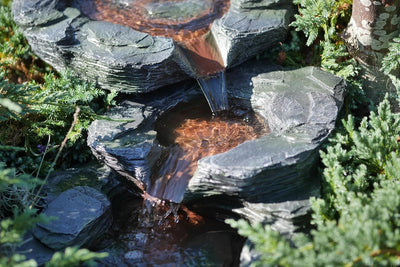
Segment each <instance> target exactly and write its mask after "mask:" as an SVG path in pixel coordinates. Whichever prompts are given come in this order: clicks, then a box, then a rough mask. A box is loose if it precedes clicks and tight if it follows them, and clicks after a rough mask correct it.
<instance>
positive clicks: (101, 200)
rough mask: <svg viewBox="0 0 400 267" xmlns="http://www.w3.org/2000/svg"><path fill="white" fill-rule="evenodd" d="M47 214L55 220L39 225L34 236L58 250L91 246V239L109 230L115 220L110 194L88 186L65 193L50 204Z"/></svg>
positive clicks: (45, 210)
mask: <svg viewBox="0 0 400 267" xmlns="http://www.w3.org/2000/svg"><path fill="white" fill-rule="evenodd" d="M43 214H45V215H46V216H48V217H53V218H54V220H52V221H51V222H50V223H48V224H38V225H37V227H36V228H35V229H34V232H33V235H34V236H35V237H36V238H37V239H38V240H39V241H40V242H41V243H43V244H45V245H46V246H48V247H49V248H51V249H54V250H61V249H64V248H66V247H69V246H87V247H90V245H91V242H93V241H94V240H96V239H97V238H99V237H100V236H101V235H102V234H103V233H104V232H106V231H107V230H108V228H109V227H110V226H111V223H112V214H111V204H110V202H109V201H108V199H107V197H106V196H105V195H103V194H102V193H100V192H99V191H97V190H96V189H93V188H91V187H88V186H78V187H74V188H72V189H69V190H67V191H65V192H63V193H61V194H60V195H59V196H58V197H57V198H56V199H54V200H53V201H52V202H50V203H49V204H48V206H47V207H46V208H45V209H44V211H43Z"/></svg>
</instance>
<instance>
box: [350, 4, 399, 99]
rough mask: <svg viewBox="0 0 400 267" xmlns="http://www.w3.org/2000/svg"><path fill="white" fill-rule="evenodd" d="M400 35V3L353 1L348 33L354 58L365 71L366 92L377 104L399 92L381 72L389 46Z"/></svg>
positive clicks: (363, 76) (364, 86) (364, 83)
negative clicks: (385, 96) (384, 97)
mask: <svg viewBox="0 0 400 267" xmlns="http://www.w3.org/2000/svg"><path fill="white" fill-rule="evenodd" d="M399 33H400V0H380V1H371V0H353V9H352V16H351V20H350V23H349V25H348V27H347V29H346V30H345V32H344V39H345V41H346V43H347V47H348V49H349V52H350V54H351V55H352V56H353V57H354V58H355V59H356V60H357V61H358V62H359V63H360V65H361V67H362V73H361V75H362V78H363V88H364V91H365V93H366V94H367V96H369V97H370V98H371V100H372V101H374V102H375V103H378V102H380V101H381V100H382V99H383V96H384V95H385V93H386V92H389V93H393V92H394V91H395V88H394V86H393V84H392V83H391V81H390V79H389V78H388V77H387V76H385V75H384V74H383V73H382V72H381V71H380V70H379V69H380V68H381V64H382V59H383V57H384V56H385V54H386V53H387V52H388V47H389V42H391V41H392V40H393V38H395V37H398V36H399Z"/></svg>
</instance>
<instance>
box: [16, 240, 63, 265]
mask: <svg viewBox="0 0 400 267" xmlns="http://www.w3.org/2000/svg"><path fill="white" fill-rule="evenodd" d="M54 252H55V251H54V250H52V249H50V248H48V247H47V246H45V245H44V244H43V243H41V242H40V241H38V240H37V239H36V238H35V237H34V236H33V235H32V233H28V234H26V235H25V237H24V241H23V242H22V243H21V245H20V246H18V247H17V249H16V253H18V254H20V255H23V256H25V258H26V260H35V261H36V263H37V265H38V266H44V264H45V263H46V262H48V261H49V260H50V259H51V258H52V257H53V254H54Z"/></svg>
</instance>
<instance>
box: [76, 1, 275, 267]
mask: <svg viewBox="0 0 400 267" xmlns="http://www.w3.org/2000/svg"><path fill="white" fill-rule="evenodd" d="M229 4H230V3H229V0H79V1H78V0H75V1H72V5H73V6H75V7H78V8H79V9H80V10H81V11H82V13H84V14H85V15H87V16H88V17H89V18H91V19H93V20H102V21H109V22H113V23H118V24H121V25H125V26H129V27H131V28H133V29H135V30H138V31H141V32H146V33H149V34H151V35H154V36H165V37H171V38H173V39H174V41H175V42H176V43H177V45H178V48H179V51H180V53H181V55H182V58H183V60H184V62H185V65H186V67H187V69H188V70H189V71H190V72H191V73H192V74H194V76H195V77H196V79H197V81H198V84H199V86H200V88H201V90H202V92H203V94H204V96H205V98H204V99H206V100H207V101H205V100H204V99H196V100H194V101H192V102H189V103H185V104H179V105H178V106H176V107H175V108H173V109H172V110H170V111H168V112H166V113H165V114H163V115H162V116H161V117H160V118H159V120H158V121H157V123H156V131H157V133H158V136H157V139H158V141H159V142H160V144H161V145H163V146H164V147H166V149H165V150H164V152H163V154H162V156H161V158H160V159H159V161H158V162H157V164H156V166H155V167H154V169H153V170H152V179H151V184H149V185H147V188H146V192H145V195H147V196H149V199H152V200H154V199H157V200H158V201H156V202H154V201H148V200H146V199H145V201H144V203H143V204H142V207H141V208H140V209H139V208H138V207H137V206H135V205H136V204H133V206H134V209H132V210H130V209H129V207H125V206H126V205H129V204H128V203H131V204H132V203H133V202H124V201H122V204H123V206H124V208H119V209H118V208H117V214H115V216H116V218H117V224H116V225H117V229H116V230H115V229H114V230H115V231H114V232H116V233H118V234H117V235H116V236H117V239H119V240H121V241H122V242H123V243H124V244H125V250H124V253H125V254H124V255H125V256H124V257H125V260H126V261H127V262H130V263H128V265H130V264H133V265H134V266H136V264H139V263H140V264H146V263H150V264H151V265H154V264H155V265H157V264H161V265H163V264H167V265H168V264H169V263H174V262H175V263H176V262H177V261H179V260H182V259H184V260H187V259H188V258H192V259H193V258H196V257H195V256H193V255H192V256H188V257H186V256H182V255H185V253H188V250H186V249H184V250H183V251H182V250H180V251H181V252H179V253H178V254H176V251H177V248H176V245H177V244H182V243H183V244H185V245H184V246H186V247H188V245H187V244H186V243H185V242H187V241H188V240H187V238H188V236H191V235H193V233H195V232H196V231H199V227H200V226H201V225H203V226H201V227H203V228H204V225H207V227H208V226H210V227H211V228H213V225H214V224H215V222H214V223H210V222H206V223H205V218H203V217H202V216H200V215H198V214H196V213H194V212H192V211H190V210H188V209H187V208H186V207H184V206H181V205H180V204H179V203H180V202H181V201H182V198H183V195H184V192H185V189H186V187H187V184H188V182H189V180H190V178H191V177H192V176H193V174H194V171H195V170H196V167H197V162H198V160H200V159H201V158H203V157H206V156H211V155H215V154H218V153H223V152H225V151H227V150H229V149H232V148H234V147H236V146H237V145H239V144H241V143H243V142H245V141H246V140H252V139H255V138H258V137H260V136H261V135H263V134H266V133H267V130H266V129H267V128H266V126H265V125H264V123H263V122H262V120H260V119H258V117H257V116H256V115H255V114H254V113H252V112H250V111H248V110H243V109H241V108H239V107H236V106H231V107H228V98H227V92H226V85H225V67H224V63H223V60H222V58H221V55H220V53H219V50H218V47H217V46H216V45H215V41H214V39H213V36H212V34H210V27H211V26H210V25H211V24H212V22H213V21H214V20H215V19H218V18H220V17H221V16H222V15H223V14H224V13H225V12H226V11H227V9H228V8H229ZM135 203H136V202H135ZM117 205H119V204H117ZM118 210H119V213H118ZM133 210H134V212H133ZM127 212H128V213H131V214H136V215H134V216H133V215H132V216H128V215H127V214H126V213H127ZM121 214H122V215H121ZM121 218H122V219H121ZM132 218H133V219H132ZM118 222H119V223H118ZM126 222H129V223H126ZM178 222H179V223H178ZM201 227H200V228H201ZM182 228H185V229H186V228H190V229H191V230H189V231H188V230H187V229H186V230H183V229H182ZM218 229H221V228H220V227H219V228H218ZM203 230H204V229H203ZM206 231H208V230H206ZM213 231H214V232H215V231H217V232H218V231H220V230H216V229H214V230H211V232H213ZM207 233H208V232H207ZM138 236H139V237H138ZM217 236H218V235H217ZM217 239H221V237H217ZM217 239H216V240H214V241H212V240H209V241H210V242H214V243H219V241H218V240H217ZM123 240H127V241H126V242H125V241H123ZM231 241H232V240H231ZM231 241H229V242H231ZM201 242H203V241H201ZM229 242H228V244H232V242H231V243H229ZM142 243H143V244H142ZM127 244H128V245H127ZM129 244H131V245H129ZM217 246H219V248H216V250H218V251H220V252H221V251H222V254H221V255H225V254H227V253H231V252H227V251H223V250H221V247H223V246H226V244H222V243H221V244H219V245H217ZM179 247H180V245H178V248H179ZM154 250H155V251H156V252H154ZM178 250H179V249H178ZM228 250H229V249H228ZM199 251H200V250H199ZM157 253H159V254H162V255H163V256H160V255H159V254H157ZM190 253H191V252H190ZM190 253H189V254H190ZM195 253H197V252H195ZM171 255H174V256H171ZM177 255H180V256H177ZM202 255H203V254H202ZM203 256H204V255H203ZM225 256H226V255H225ZM231 256H232V257H231V259H230V260H228V261H226V260H223V262H224V264H225V263H226V262H230V264H232V262H235V261H236V262H237V259H238V258H237V255H231ZM171 257H175V258H174V259H171ZM176 257H177V258H176ZM222 257H224V256H222ZM233 258H234V260H232V259H233ZM126 261H125V263H127V262H126ZM140 264H139V265H140ZM194 264H195V265H196V266H198V265H199V264H201V260H200V259H198V261H197V262H194ZM208 264H209V263H208ZM185 265H186V264H185ZM185 265H183V266H185ZM168 266H169V265H168ZM172 266H180V265H179V264H178V265H174V264H173V265H172Z"/></svg>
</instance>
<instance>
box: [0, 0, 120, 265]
mask: <svg viewBox="0 0 400 267" xmlns="http://www.w3.org/2000/svg"><path fill="white" fill-rule="evenodd" d="M9 6H10V1H1V2H0V266H4V267H15V266H37V263H36V262H35V261H34V260H26V259H25V256H23V255H20V254H18V253H17V251H18V250H17V248H18V246H19V245H20V244H21V242H23V239H24V235H25V234H26V233H27V232H28V231H30V230H31V229H32V228H33V227H34V226H35V224H36V223H38V222H40V223H48V222H49V221H50V220H51V218H46V217H45V216H43V215H40V214H39V215H38V214H37V213H38V211H37V209H36V208H37V207H36V204H37V203H38V199H39V198H40V195H39V194H40V189H41V188H42V186H43V185H44V183H45V181H46V178H47V177H48V175H49V173H50V172H51V171H52V170H53V168H54V167H55V166H56V165H57V166H60V164H58V162H63V163H64V164H65V165H66V166H68V165H69V164H70V163H71V162H76V161H79V162H82V161H85V160H87V158H88V157H89V156H90V153H89V152H88V149H87V148H86V145H85V130H86V129H87V127H88V125H89V124H90V122H91V121H92V120H93V119H95V118H97V117H99V116H100V115H99V114H101V113H102V112H103V111H104V110H105V109H107V107H108V106H109V105H110V104H111V102H112V99H113V97H114V96H115V93H110V94H106V93H105V92H104V91H101V90H99V89H97V88H96V87H95V86H94V84H93V83H89V82H86V81H82V80H80V79H79V78H78V77H76V76H74V75H73V74H72V73H71V72H69V71H66V72H64V73H61V74H60V75H58V74H54V73H51V72H50V71H49V70H50V69H51V68H50V67H48V66H46V65H44V63H43V62H41V63H40V61H39V60H38V59H37V57H36V56H35V55H34V54H33V53H32V52H31V50H30V48H29V45H28V43H27V42H26V40H25V38H24V37H23V35H22V32H21V31H20V30H19V29H18V28H17V27H16V25H15V23H14V21H13V20H12V15H11V11H10V8H9ZM38 62H39V63H38ZM15 82H18V83H19V84H16V83H15ZM67 140H68V142H67ZM62 149H64V150H63V153H61V151H62ZM85 151H86V152H85ZM61 159H62V160H61ZM58 160H59V161H58ZM106 256H107V254H106V253H94V252H90V251H88V250H87V249H79V248H77V247H73V248H66V249H65V251H63V252H61V251H60V252H56V253H55V254H54V255H53V257H52V259H51V260H50V261H49V262H47V263H46V265H45V266H82V264H83V263H84V264H85V266H91V265H95V259H98V258H103V257H106Z"/></svg>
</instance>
